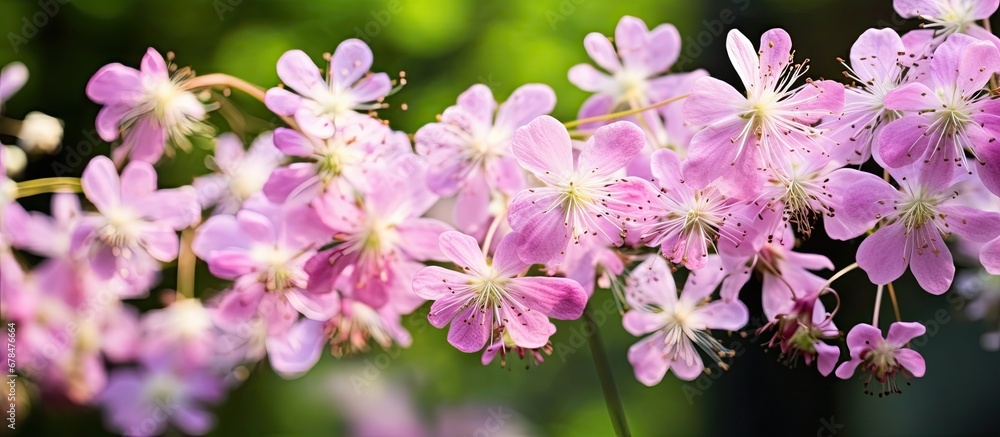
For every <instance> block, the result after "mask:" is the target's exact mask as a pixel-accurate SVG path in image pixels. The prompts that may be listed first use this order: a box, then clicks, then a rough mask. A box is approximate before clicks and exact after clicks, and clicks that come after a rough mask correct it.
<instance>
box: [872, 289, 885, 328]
mask: <svg viewBox="0 0 1000 437" xmlns="http://www.w3.org/2000/svg"><path fill="white" fill-rule="evenodd" d="M883 287H885V286H884V285H879V286H878V291H877V292H876V294H875V311H874V312H873V313H872V326H874V327H875V328H876V329H878V311H879V309H881V308H882V288H883Z"/></svg>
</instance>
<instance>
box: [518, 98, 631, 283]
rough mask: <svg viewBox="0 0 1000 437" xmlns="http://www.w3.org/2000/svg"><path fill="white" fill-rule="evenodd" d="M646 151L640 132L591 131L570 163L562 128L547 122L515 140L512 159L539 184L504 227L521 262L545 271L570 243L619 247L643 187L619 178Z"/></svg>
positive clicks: (619, 127) (623, 128)
mask: <svg viewBox="0 0 1000 437" xmlns="http://www.w3.org/2000/svg"><path fill="white" fill-rule="evenodd" d="M643 145H645V136H644V135H643V133H642V129H640V128H639V127H638V126H636V125H634V124H632V123H628V122H617V123H613V124H610V125H607V126H604V127H601V128H600V129H598V130H597V131H596V132H595V133H594V136H593V137H591V138H590V139H589V140H588V141H587V143H586V144H585V145H584V146H583V151H582V152H580V155H579V157H578V158H576V159H574V156H573V144H572V142H571V141H570V137H569V132H567V130H566V127H565V126H563V124H562V123H560V122H559V121H557V120H556V119H554V118H552V117H549V116H547V115H545V116H541V117H538V118H536V119H535V120H534V121H532V122H531V123H529V124H528V125H527V126H525V127H522V128H520V129H518V130H517V132H515V133H514V156H515V157H516V158H517V160H518V162H520V164H521V166H522V167H524V168H525V169H527V170H528V171H530V172H531V173H533V174H534V175H535V177H537V178H538V179H539V180H541V181H542V183H544V184H545V186H543V187H539V188H528V189H525V190H523V191H521V192H520V193H519V194H518V195H517V197H515V198H514V200H513V201H512V202H511V204H510V210H509V211H508V213H507V220H508V222H509V223H510V226H511V228H513V229H514V231H516V232H517V233H518V235H519V236H520V238H521V241H520V242H519V243H518V246H519V252H520V256H521V258H522V259H523V260H524V261H525V262H529V263H546V262H549V261H551V260H552V259H553V258H557V257H560V256H562V255H565V251H566V250H567V246H568V245H569V244H570V242H571V241H572V242H574V243H579V241H580V239H581V238H596V239H599V240H601V241H602V242H607V243H614V244H616V245H620V244H621V243H622V242H624V240H625V237H626V236H627V230H626V227H627V226H626V223H627V222H630V221H632V220H634V218H633V216H634V215H636V214H638V212H639V211H640V209H641V208H643V204H644V203H645V202H646V200H645V198H646V197H647V195H646V194H647V193H648V190H649V188H648V186H649V185H648V182H646V181H644V180H642V179H639V178H635V177H625V178H622V177H620V176H618V173H619V171H620V170H621V169H623V168H624V167H625V164H627V163H628V162H629V161H630V160H631V159H632V158H633V157H635V155H636V154H637V153H639V151H640V150H641V149H642V147H643Z"/></svg>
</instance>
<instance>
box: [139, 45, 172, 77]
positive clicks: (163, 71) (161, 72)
mask: <svg viewBox="0 0 1000 437" xmlns="http://www.w3.org/2000/svg"><path fill="white" fill-rule="evenodd" d="M139 69H140V70H141V71H142V74H143V75H146V76H153V77H156V78H158V79H167V78H169V77H170V72H169V71H167V63H166V61H164V60H163V55H161V54H160V52H158V51H156V50H155V49H153V48H152V47H150V48H148V49H146V54H145V55H144V56H143V57H142V63H141V64H140V65H139Z"/></svg>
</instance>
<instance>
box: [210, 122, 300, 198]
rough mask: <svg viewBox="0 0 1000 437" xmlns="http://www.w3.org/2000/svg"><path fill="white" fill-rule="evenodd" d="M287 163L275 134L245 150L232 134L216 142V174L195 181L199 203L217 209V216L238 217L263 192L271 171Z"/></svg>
mask: <svg viewBox="0 0 1000 437" xmlns="http://www.w3.org/2000/svg"><path fill="white" fill-rule="evenodd" d="M282 161H284V156H283V154H282V153H281V152H280V151H278V149H277V148H276V147H274V141H273V139H272V133H271V132H264V133H262V134H260V135H259V136H258V137H257V139H255V140H254V141H253V144H251V145H250V150H244V149H243V142H242V141H240V139H239V137H237V136H236V135H235V134H232V133H225V134H222V135H219V136H218V137H216V139H215V155H214V156H213V157H212V165H211V167H212V169H213V170H214V173H210V174H208V175H205V176H200V177H197V178H195V180H194V184H193V186H194V189H195V190H196V191H197V192H198V203H200V204H201V207H202V208H204V209H208V208H211V207H215V209H214V210H213V213H215V214H235V213H236V211H239V209H240V205H242V204H243V201H244V200H246V199H248V198H249V197H250V196H252V195H254V194H257V193H259V192H261V190H263V189H264V183H266V182H267V179H268V177H269V176H270V175H271V172H272V171H274V169H275V168H277V167H278V166H279V165H281V163H282Z"/></svg>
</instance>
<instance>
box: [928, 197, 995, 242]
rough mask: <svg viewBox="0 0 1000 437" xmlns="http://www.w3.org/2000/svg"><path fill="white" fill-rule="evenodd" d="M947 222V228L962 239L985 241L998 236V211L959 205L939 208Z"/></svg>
mask: <svg viewBox="0 0 1000 437" xmlns="http://www.w3.org/2000/svg"><path fill="white" fill-rule="evenodd" d="M939 211H940V212H941V214H944V215H945V217H946V219H945V220H946V221H947V223H948V229H950V230H951V231H953V232H954V233H956V234H958V236H959V237H962V238H963V239H966V240H969V241H974V242H977V243H985V242H987V241H990V240H993V239H995V238H997V236H1000V213H997V212H992V211H990V212H987V211H981V210H978V209H976V208H971V207H968V206H961V205H949V206H942V207H940V208H939Z"/></svg>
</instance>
